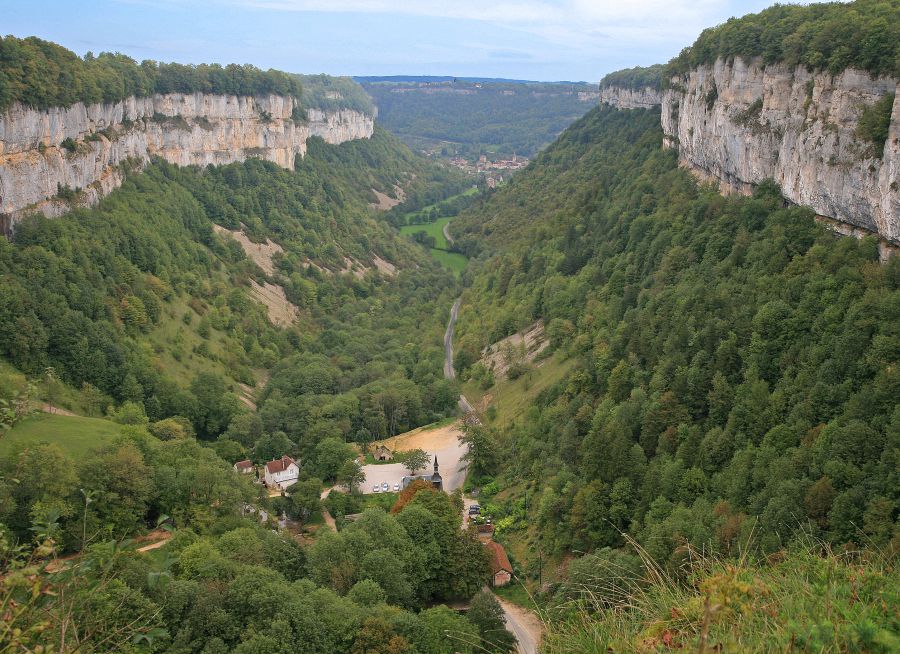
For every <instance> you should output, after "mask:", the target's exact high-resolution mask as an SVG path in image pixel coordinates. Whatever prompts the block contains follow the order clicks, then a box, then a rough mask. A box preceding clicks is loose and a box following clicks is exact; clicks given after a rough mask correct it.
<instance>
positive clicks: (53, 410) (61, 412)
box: [41, 402, 78, 418]
mask: <svg viewBox="0 0 900 654" xmlns="http://www.w3.org/2000/svg"><path fill="white" fill-rule="evenodd" d="M41 411H43V412H44V413H50V414H52V415H54V416H69V417H71V418H74V417H77V416H78V414H76V413H72V412H71V411H66V410H65V409H62V408H60V407H58V406H51V405H50V404H47V403H46V402H44V403H43V404H41Z"/></svg>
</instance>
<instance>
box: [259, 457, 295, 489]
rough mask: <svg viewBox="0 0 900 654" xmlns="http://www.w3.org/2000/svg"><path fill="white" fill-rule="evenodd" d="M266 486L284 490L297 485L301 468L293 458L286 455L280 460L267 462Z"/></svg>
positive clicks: (265, 467)
mask: <svg viewBox="0 0 900 654" xmlns="http://www.w3.org/2000/svg"><path fill="white" fill-rule="evenodd" d="M264 472H265V477H264V479H263V481H265V483H266V486H267V487H269V488H277V489H278V490H284V489H285V488H287V487H288V486H292V485H294V484H296V483H297V478H298V477H299V476H300V466H298V465H297V463H296V461H294V460H293V459H292V458H291V457H289V456H287V455H284V456H282V457H281V458H280V459H272V460H271V461H267V462H266V465H265V466H264Z"/></svg>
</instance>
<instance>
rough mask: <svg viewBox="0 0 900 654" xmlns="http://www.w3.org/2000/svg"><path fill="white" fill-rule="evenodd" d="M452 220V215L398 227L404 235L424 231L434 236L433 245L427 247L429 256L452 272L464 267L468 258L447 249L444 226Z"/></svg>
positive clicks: (455, 272) (457, 272)
mask: <svg viewBox="0 0 900 654" xmlns="http://www.w3.org/2000/svg"><path fill="white" fill-rule="evenodd" d="M451 220H453V218H452V217H449V216H448V217H445V218H438V219H437V220H436V221H434V222H433V223H422V224H421V225H405V226H403V227H401V228H400V233H401V234H402V235H404V236H410V237H411V236H412V235H413V234H415V233H416V232H422V231H424V232H425V233H426V234H428V235H429V236H433V237H434V244H435V247H433V248H431V249H429V253H430V254H431V258H432V259H434V260H435V261H437V262H438V263H439V264H441V265H442V266H444V267H445V268H449V269H450V270H452V271H453V272H454V274H456V275H459V273H460V272H461V271H462V270H463V269H464V268H465V267H466V264H468V263H469V260H468V259H466V257H465V255H463V254H460V253H459V252H448V251H447V239H446V237H445V236H444V228H445V227H446V226H447V224H448V223H449V222H450V221H451Z"/></svg>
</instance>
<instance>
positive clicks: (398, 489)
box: [394, 484, 400, 493]
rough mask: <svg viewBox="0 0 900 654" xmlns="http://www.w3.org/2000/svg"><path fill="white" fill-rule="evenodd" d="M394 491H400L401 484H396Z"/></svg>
mask: <svg viewBox="0 0 900 654" xmlns="http://www.w3.org/2000/svg"><path fill="white" fill-rule="evenodd" d="M394 492H395V493H399V492H400V484H394Z"/></svg>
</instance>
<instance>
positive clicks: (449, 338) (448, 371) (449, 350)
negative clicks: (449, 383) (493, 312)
mask: <svg viewBox="0 0 900 654" xmlns="http://www.w3.org/2000/svg"><path fill="white" fill-rule="evenodd" d="M460 304H462V298H461V297H458V298H456V302H454V303H453V306H452V307H450V321H449V322H448V323H447V331H446V332H444V377H446V378H447V379H456V370H454V369H453V332H454V331H456V316H457V315H458V314H459V305H460Z"/></svg>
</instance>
